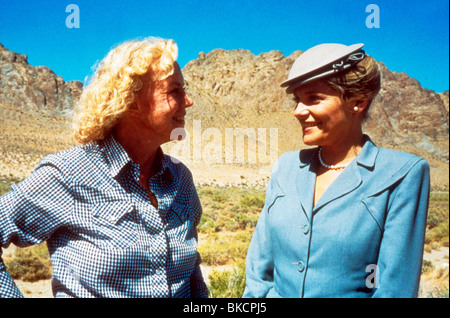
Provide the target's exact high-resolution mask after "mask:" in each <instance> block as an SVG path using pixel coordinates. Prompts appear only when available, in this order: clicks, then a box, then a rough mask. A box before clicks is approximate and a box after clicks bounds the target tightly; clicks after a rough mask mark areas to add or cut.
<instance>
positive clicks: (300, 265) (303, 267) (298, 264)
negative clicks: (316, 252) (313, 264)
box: [297, 261, 305, 273]
mask: <svg viewBox="0 0 450 318" xmlns="http://www.w3.org/2000/svg"><path fill="white" fill-rule="evenodd" d="M297 269H298V271H299V272H300V273H301V272H303V271H304V270H305V263H303V262H302V261H299V262H298V263H297Z"/></svg>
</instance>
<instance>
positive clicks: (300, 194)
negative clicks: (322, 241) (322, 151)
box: [294, 149, 316, 221]
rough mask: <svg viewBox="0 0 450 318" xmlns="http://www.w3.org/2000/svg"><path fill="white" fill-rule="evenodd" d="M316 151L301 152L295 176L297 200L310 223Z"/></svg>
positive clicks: (314, 182)
mask: <svg viewBox="0 0 450 318" xmlns="http://www.w3.org/2000/svg"><path fill="white" fill-rule="evenodd" d="M315 154H316V150H315V149H308V150H302V151H300V166H299V168H300V169H299V171H298V173H297V174H295V179H294V182H295V188H296V190H297V196H296V197H297V198H298V200H299V201H300V205H301V207H302V209H303V213H305V215H306V217H307V218H308V220H309V221H311V215H312V209H313V200H314V187H315V184H316V174H315V173H314V170H313V169H314V160H313V158H314V155H315Z"/></svg>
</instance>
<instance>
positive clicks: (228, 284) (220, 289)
mask: <svg viewBox="0 0 450 318" xmlns="http://www.w3.org/2000/svg"><path fill="white" fill-rule="evenodd" d="M244 288H245V264H244V263H240V264H238V265H237V266H235V267H234V268H233V270H231V271H212V272H211V274H209V286H208V289H209V294H210V297H211V298H241V297H242V294H243V293H244Z"/></svg>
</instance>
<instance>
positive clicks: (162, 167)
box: [101, 135, 172, 178]
mask: <svg viewBox="0 0 450 318" xmlns="http://www.w3.org/2000/svg"><path fill="white" fill-rule="evenodd" d="M102 143H103V144H102V146H101V147H102V148H103V152H104V154H105V156H106V160H107V162H108V165H109V170H110V173H111V175H112V177H113V178H114V177H116V176H117V175H118V174H119V173H120V172H121V171H122V169H123V168H124V167H125V166H126V165H128V164H130V165H131V166H133V168H135V169H136V170H137V171H139V165H138V164H137V163H135V162H134V161H133V160H132V159H131V158H130V156H129V155H128V153H127V152H126V151H125V149H124V148H123V147H122V145H121V144H120V143H119V142H118V141H117V140H116V139H115V138H114V136H112V135H110V136H109V137H107V138H105V139H104V140H103V141H102ZM169 161H170V159H169V158H168V157H167V156H165V155H164V153H163V151H162V149H161V147H159V148H158V150H157V151H156V156H155V161H154V167H155V171H157V173H155V175H154V176H158V175H161V176H163V177H169V178H170V177H172V176H171V172H170V169H169V167H170V162H169Z"/></svg>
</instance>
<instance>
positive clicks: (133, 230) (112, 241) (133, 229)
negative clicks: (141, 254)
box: [92, 201, 139, 248]
mask: <svg viewBox="0 0 450 318" xmlns="http://www.w3.org/2000/svg"><path fill="white" fill-rule="evenodd" d="M92 209H93V210H92V223H93V227H94V236H95V238H96V242H95V244H96V245H97V246H98V247H100V248H127V247H130V246H132V245H135V244H136V240H137V238H138V225H139V220H138V217H137V214H136V211H135V209H134V207H133V205H132V204H131V203H130V202H126V201H112V202H105V203H99V204H95V205H94V206H93V208H92Z"/></svg>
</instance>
